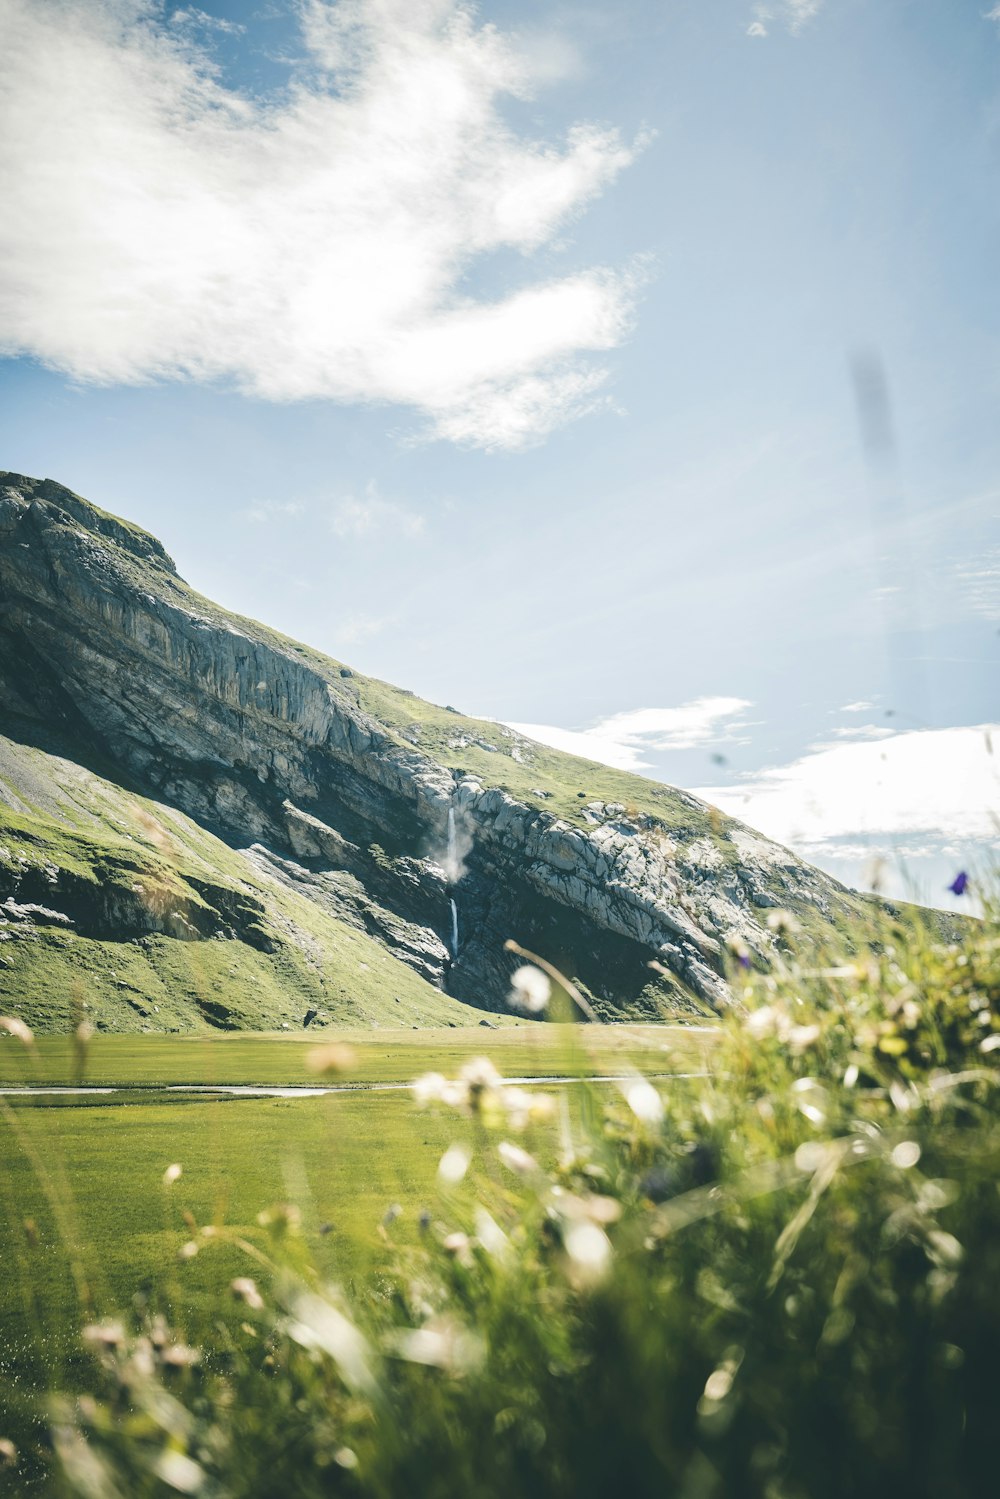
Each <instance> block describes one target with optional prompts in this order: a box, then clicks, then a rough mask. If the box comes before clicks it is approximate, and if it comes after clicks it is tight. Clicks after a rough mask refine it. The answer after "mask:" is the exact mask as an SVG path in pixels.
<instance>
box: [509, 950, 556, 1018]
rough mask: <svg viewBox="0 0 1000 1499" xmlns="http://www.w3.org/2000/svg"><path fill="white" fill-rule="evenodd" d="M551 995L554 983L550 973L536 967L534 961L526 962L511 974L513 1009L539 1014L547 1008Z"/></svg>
mask: <svg viewBox="0 0 1000 1499" xmlns="http://www.w3.org/2000/svg"><path fill="white" fill-rule="evenodd" d="M551 996H552V985H551V983H550V981H549V976H548V974H547V973H543V972H542V970H541V969H540V968H536V967H535V965H534V964H533V963H524V964H522V966H521V967H520V968H515V970H514V972H513V973H512V974H511V976H510V995H509V996H508V1003H509V1004H510V1006H511V1009H514V1010H523V1011H524V1012H525V1013H526V1014H529V1015H537V1014H539V1013H540V1012H541V1011H542V1010H544V1009H545V1007H546V1005H547V1004H548V1002H549V999H550V998H551Z"/></svg>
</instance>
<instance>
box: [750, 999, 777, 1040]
mask: <svg viewBox="0 0 1000 1499" xmlns="http://www.w3.org/2000/svg"><path fill="white" fill-rule="evenodd" d="M746 1026H747V1030H748V1031H749V1032H750V1034H751V1036H753V1037H754V1039H755V1040H757V1041H765V1040H767V1038H768V1037H769V1036H773V1035H774V1034H775V1032H776V1031H777V1028H778V1023H777V1015H776V1014H775V1011H774V1009H773V1008H772V1006H771V1005H764V1006H763V1007H762V1008H761V1009H759V1010H754V1011H752V1013H751V1014H749V1015H748V1016H747V1020H746Z"/></svg>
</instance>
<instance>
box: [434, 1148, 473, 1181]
mask: <svg viewBox="0 0 1000 1499" xmlns="http://www.w3.org/2000/svg"><path fill="white" fill-rule="evenodd" d="M471 1160H472V1151H471V1150H470V1149H469V1147H468V1146H467V1145H463V1144H461V1143H460V1142H459V1141H458V1140H456V1141H455V1142H454V1144H452V1145H449V1146H448V1149H447V1150H446V1151H445V1153H444V1155H443V1156H442V1157H441V1159H440V1161H439V1162H438V1176H439V1177H440V1178H441V1180H442V1181H445V1182H448V1183H449V1185H451V1186H454V1185H455V1183H456V1182H460V1181H461V1180H462V1178H463V1176H464V1175H465V1173H466V1172H467V1171H468V1169H469V1162H470V1161H471Z"/></svg>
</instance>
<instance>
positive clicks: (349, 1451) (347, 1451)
mask: <svg viewBox="0 0 1000 1499" xmlns="http://www.w3.org/2000/svg"><path fill="white" fill-rule="evenodd" d="M333 1460H334V1462H335V1463H336V1464H337V1467H338V1468H346V1469H351V1468H356V1467H357V1466H358V1454H357V1453H356V1452H355V1451H354V1449H353V1448H352V1447H338V1448H337V1450H336V1452H335V1453H334V1454H333Z"/></svg>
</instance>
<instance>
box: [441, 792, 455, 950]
mask: <svg viewBox="0 0 1000 1499" xmlns="http://www.w3.org/2000/svg"><path fill="white" fill-rule="evenodd" d="M444 868H445V875H446V876H447V879H448V884H449V885H453V884H454V883H455V881H456V880H457V879H458V870H459V861H458V837H457V834H456V832H455V808H454V807H449V808H448V853H447V856H446V858H445V866H444ZM450 904H451V956H452V958H453V959H454V958H457V957H458V906H457V905H456V904H455V897H454V896H452V897H451V901H450Z"/></svg>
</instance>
